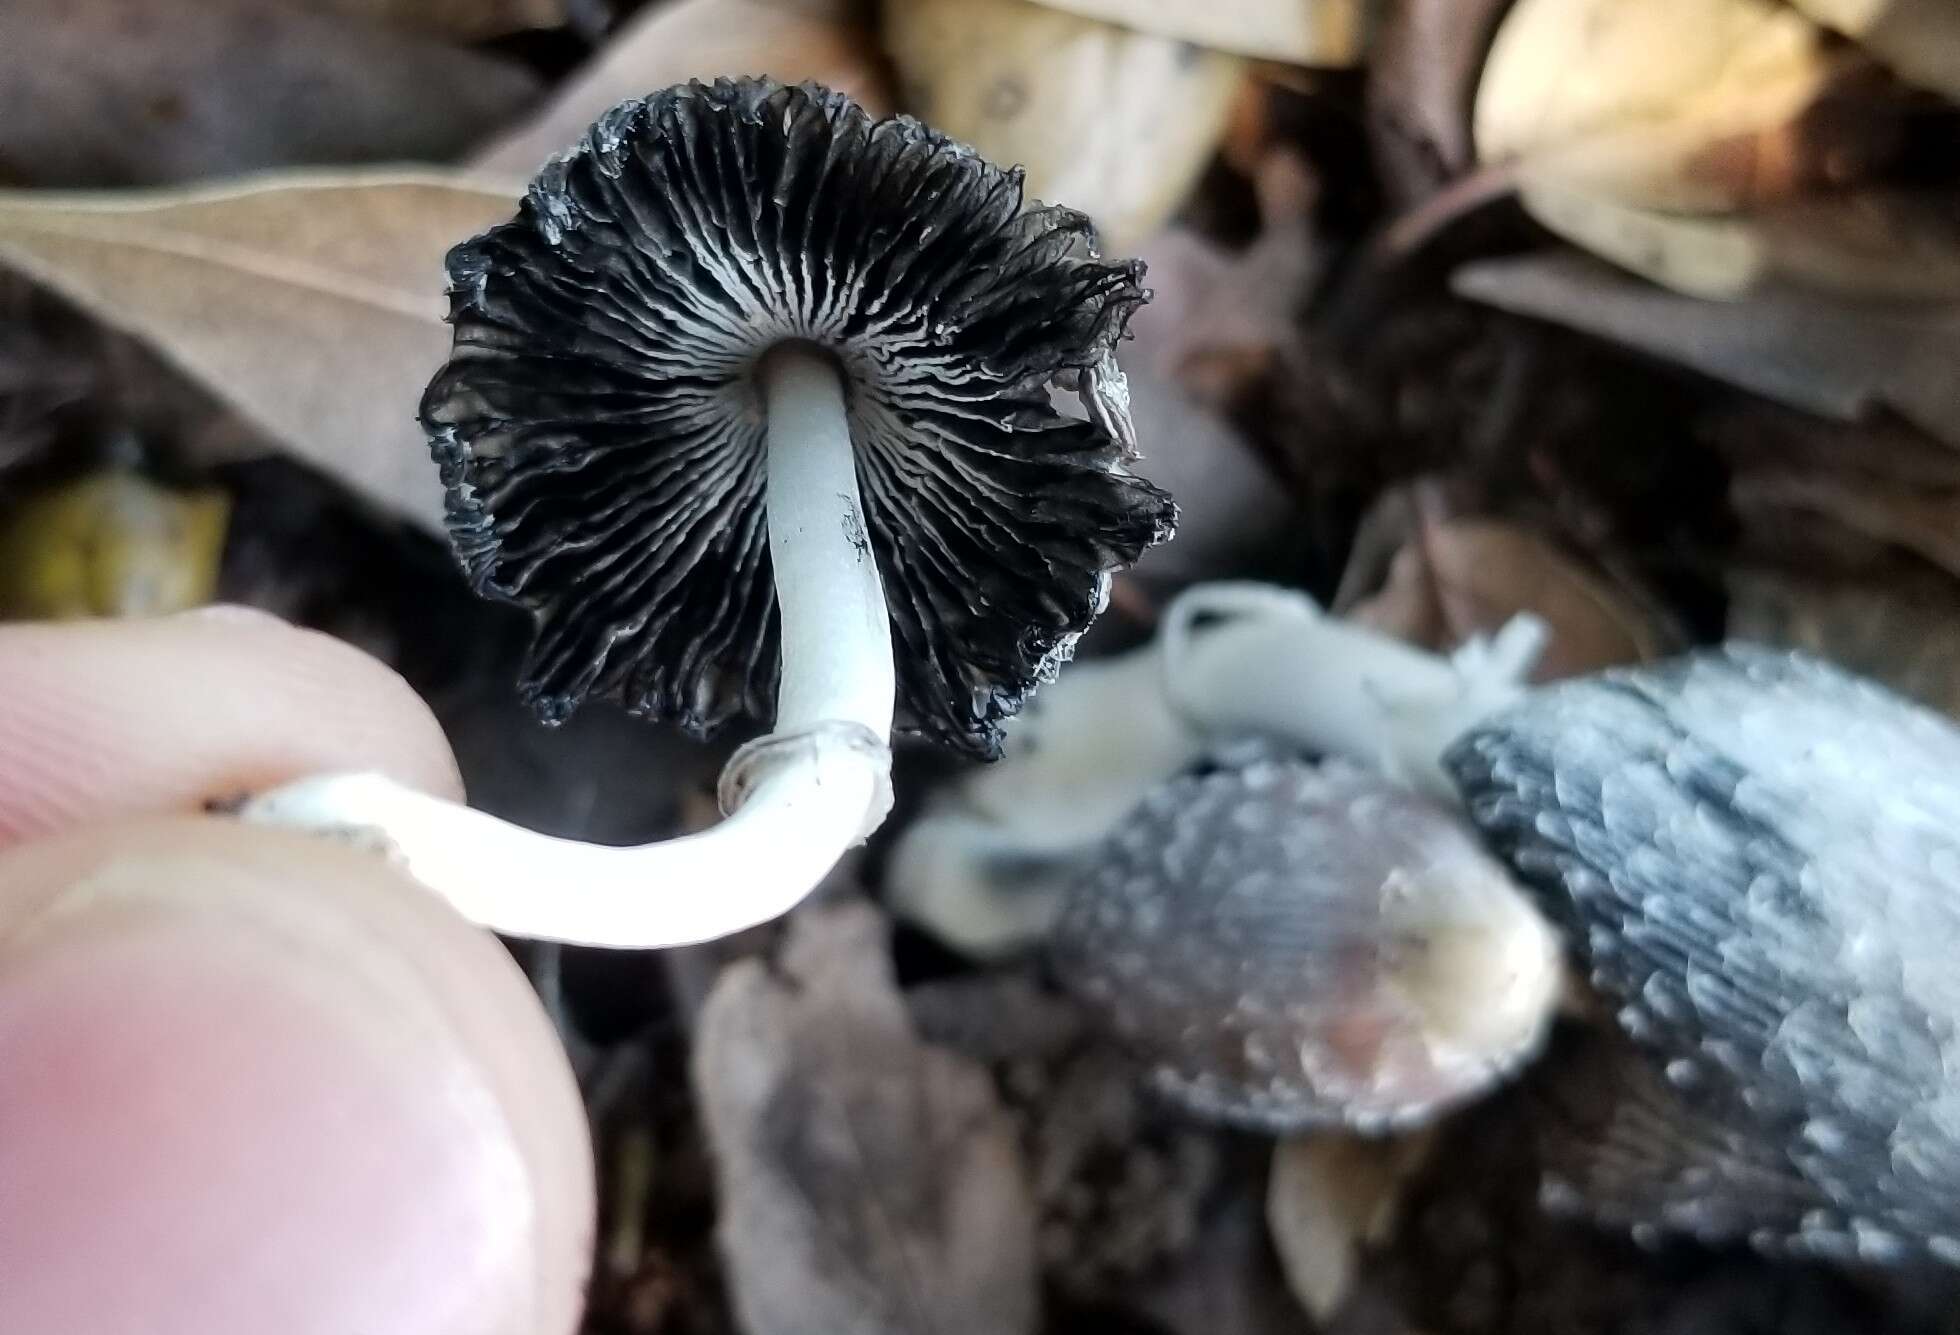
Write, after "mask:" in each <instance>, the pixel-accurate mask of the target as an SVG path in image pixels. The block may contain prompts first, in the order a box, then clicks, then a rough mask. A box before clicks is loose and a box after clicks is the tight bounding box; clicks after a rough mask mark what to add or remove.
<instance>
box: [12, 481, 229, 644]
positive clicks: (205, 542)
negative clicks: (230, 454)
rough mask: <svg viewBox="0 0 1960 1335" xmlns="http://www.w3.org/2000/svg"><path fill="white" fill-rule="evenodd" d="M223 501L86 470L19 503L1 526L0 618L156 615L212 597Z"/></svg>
mask: <svg viewBox="0 0 1960 1335" xmlns="http://www.w3.org/2000/svg"><path fill="white" fill-rule="evenodd" d="M230 513H231V501H230V499H229V498H228V497H227V496H225V494H224V493H223V492H216V491H194V492H177V491H170V490H166V489H165V488H163V487H159V486H157V485H156V484H155V483H154V482H151V481H149V480H148V479H146V478H144V477H142V476H140V475H138V474H135V473H127V472H106V473H97V474H92V475H90V476H88V477H84V478H80V479H78V480H76V481H73V482H69V483H64V484H63V485H61V486H58V487H54V488H51V489H50V490H47V491H44V492H41V493H38V494H36V495H34V496H31V497H29V498H27V499H26V500H24V501H22V502H21V503H20V504H19V505H18V506H16V507H14V508H13V509H12V510H10V511H9V512H8V514H7V515H6V517H5V520H4V522H0V615H5V616H10V617H20V618H24V619H32V620H68V619H72V618H76V617H98V616H156V615H160V614H163V613H166V612H181V611H183V610H185V609H186V608H191V607H196V606H198V605H199V604H200V603H206V602H209V601H210V600H211V598H212V597H213V595H214V594H215V593H216V591H217V587H218V562H219V559H220V557H221V556H222V554H223V552H224V545H225V524H226V521H227V520H228V518H229V517H230Z"/></svg>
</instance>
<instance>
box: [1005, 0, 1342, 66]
mask: <svg viewBox="0 0 1960 1335" xmlns="http://www.w3.org/2000/svg"><path fill="white" fill-rule="evenodd" d="M1036 3H1038V4H1041V5H1044V6H1046V7H1047V8H1049V9H1059V10H1061V11H1063V12H1064V13H1069V14H1080V15H1081V16H1082V17H1083V18H1090V19H1101V20H1103V21H1104V22H1105V23H1117V24H1121V25H1122V26H1124V27H1126V28H1134V29H1136V30H1137V31H1138V32H1148V33H1155V34H1156V35H1158V36H1159V37H1170V38H1175V39H1176V40H1178V41H1180V42H1190V43H1192V44H1193V45H1196V46H1204V47H1210V48H1211V49H1212V50H1214V51H1230V52H1233V53H1234V54H1237V55H1241V56H1251V57H1253V58H1254V59H1257V60H1276V61H1281V62H1283V63H1286V64H1289V65H1314V66H1318V67H1321V68H1341V69H1345V68H1347V67H1349V66H1352V65H1359V64H1360V63H1361V61H1362V58H1363V57H1364V56H1365V55H1366V54H1367V51H1368V37H1369V33H1370V30H1371V29H1372V27H1373V26H1374V25H1373V18H1374V15H1373V12H1372V0H1209V2H1208V3H1205V4H1194V3H1192V0H1036Z"/></svg>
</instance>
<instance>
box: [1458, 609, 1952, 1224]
mask: <svg viewBox="0 0 1960 1335" xmlns="http://www.w3.org/2000/svg"><path fill="white" fill-rule="evenodd" d="M1447 763H1448V765H1449V767H1450V769H1451V770H1452V772H1453V773H1454V775H1455V777H1456V779H1457V781H1458V783H1459V784H1460V785H1461V787H1462V789H1463V791H1464V794H1465V796H1466V797H1467V799H1468V801H1469V804H1470V810H1471V813H1472V815H1473V817H1474V818H1475V820H1476V822H1477V824H1478V825H1479V826H1481V827H1482V828H1483V830H1484V831H1485V833H1486V835H1487V836H1488V837H1489V838H1490V839H1491V840H1492V841H1493V843H1494V844H1495V845H1496V847H1498V848H1499V849H1500V850H1501V851H1502V852H1503V853H1504V855H1505V856H1506V857H1508V858H1509V860H1510V861H1511V863H1512V864H1513V865H1514V866H1515V867H1516V868H1517V869H1518V871H1519V873H1520V874H1521V875H1522V876H1523V877H1524V878H1525V879H1526V881H1527V882H1528V883H1529V884H1531V885H1532V886H1534V887H1535V888H1536V889H1537V890H1538V891H1540V892H1541V897H1542V900H1543V902H1544V904H1545V905H1546V906H1547V908H1548V910H1549V911H1550V913H1551V915H1552V916H1553V917H1554V918H1555V919H1556V920H1558V921H1560V922H1562V923H1563V925H1564V926H1565V928H1566V934H1567V936H1568V938H1569V940H1570V943H1571V945H1572V947H1573V949H1574V950H1576V951H1577V952H1578V954H1579V956H1580V957H1581V959H1582V961H1583V964H1584V969H1585V971H1586V973H1587V974H1589V976H1590V978H1591V982H1592V984H1593V986H1594V988H1596V989H1597V990H1598V991H1599V992H1600V993H1601V994H1602V995H1603V996H1604V997H1605V998H1607V999H1608V1000H1609V1002H1610V1003H1612V1004H1613V1005H1614V1006H1615V1007H1616V1008H1617V1017H1618V1020H1619V1023H1620V1026H1621V1027H1622V1028H1623V1029H1624V1030H1625V1031H1626V1032H1627V1033H1628V1034H1629V1035H1631V1036H1632V1037H1633V1039H1635V1040H1636V1041H1637V1042H1638V1043H1639V1044H1640V1046H1641V1047H1642V1048H1643V1049H1644V1050H1645V1051H1646V1052H1647V1053H1648V1054H1649V1057H1650V1059H1651V1060H1652V1061H1653V1062H1654V1064H1655V1066H1656V1068H1657V1069H1658V1070H1659V1071H1660V1072H1661V1074H1662V1076H1663V1078H1664V1079H1665V1081H1666V1083H1667V1084H1668V1085H1670V1086H1671V1087H1672V1088H1673V1089H1674V1090H1675V1091H1676V1092H1677V1093H1678V1094H1679V1095H1680V1096H1681V1098H1682V1099H1683V1100H1684V1102H1685V1103H1686V1105H1687V1108H1686V1110H1685V1113H1686V1115H1688V1116H1691V1117H1692V1118H1693V1120H1695V1121H1696V1122H1698V1123H1699V1124H1700V1125H1701V1126H1702V1127H1703V1128H1704V1130H1703V1131H1702V1132H1701V1133H1699V1134H1698V1135H1697V1136H1696V1137H1694V1138H1693V1139H1694V1140H1695V1141H1696V1142H1697V1143H1698V1145H1699V1147H1700V1148H1699V1149H1697V1150H1695V1153H1696V1154H1697V1156H1698V1157H1699V1158H1701V1159H1702V1160H1703V1162H1702V1165H1701V1169H1700V1171H1698V1172H1694V1173H1688V1174H1684V1175H1683V1181H1684V1182H1686V1183H1688V1184H1689V1185H1688V1186H1685V1187H1683V1190H1684V1191H1688V1190H1694V1191H1699V1192H1701V1193H1703V1195H1704V1196H1705V1197H1706V1199H1703V1200H1701V1201H1700V1202H1699V1203H1696V1202H1694V1201H1689V1202H1687V1203H1686V1206H1687V1208H1683V1209H1675V1210H1670V1211H1666V1212H1661V1211H1656V1210H1652V1209H1649V1210H1646V1211H1645V1212H1644V1213H1645V1215H1646V1217H1647V1218H1648V1219H1649V1220H1650V1222H1652V1223H1654V1224H1659V1225H1674V1226H1681V1225H1684V1224H1685V1225H1686V1226H1689V1227H1693V1228H1694V1229H1695V1230H1696V1231H1698V1232H1702V1233H1704V1234H1706V1235H1710V1236H1719V1235H1724V1234H1726V1235H1730V1236H1733V1235H1735V1234H1737V1233H1747V1234H1748V1235H1750V1236H1751V1237H1752V1239H1753V1240H1755V1241H1756V1242H1757V1243H1758V1244H1759V1245H1772V1244H1774V1243H1776V1242H1781V1243H1783V1244H1785V1245H1787V1246H1789V1247H1791V1248H1794V1249H1798V1250H1805V1251H1811V1252H1817V1253H1832V1254H1845V1255H1864V1256H1867V1257H1882V1256H1885V1255H1888V1254H1892V1253H1896V1252H1897V1251H1899V1250H1901V1249H1921V1248H1923V1249H1926V1250H1930V1251H1931V1252H1933V1253H1934V1254H1936V1255H1941V1256H1944V1257H1945V1258H1946V1259H1948V1260H1951V1261H1954V1262H1956V1263H1960V964H1957V963H1956V961H1960V729H1956V728H1955V727H1954V726H1953V724H1951V723H1950V722H1948V721H1947V720H1945V719H1943V718H1940V717H1939V716H1937V715H1935V714H1932V713H1930V712H1929V711H1927V710H1924V709H1921V708H1919V707H1917V706H1915V705H1912V704H1910V703H1908V702H1907V701H1905V700H1903V699H1901V698H1899V697H1898V696H1895V695H1892V694H1891V693H1889V692H1887V691H1885V690H1883V689H1881V688H1880V687H1878V686H1875V685H1873V684H1871V683H1869V682H1865V681H1862V680H1860V679H1858V678H1856V677H1852V676H1850V675H1848V674H1846V673H1844V672H1841V671H1839V670H1838V669H1836V668H1833V667H1830V666H1828V665H1826V664H1824V663H1821V662H1818V661H1816V660H1814V659H1810V658H1807V657H1804V656H1802V655H1798V654H1791V653H1785V652H1780V651H1771V650H1763V649H1755V648H1748V647H1742V646H1734V647H1730V648H1728V649H1726V650H1723V651H1712V652H1707V653H1701V654H1696V655H1692V656H1689V657H1687V658H1684V659H1679V660H1676V661H1674V662H1672V663H1669V664H1664V665H1661V666H1657V667H1652V668H1639V669H1628V670H1624V671H1615V672H1610V673H1606V674H1603V675H1601V676H1599V677H1595V678H1588V679H1582V680H1577V681H1572V682H1567V683H1562V684H1560V685H1557V686H1553V687H1548V688H1545V689H1543V690H1540V691H1537V692H1534V693H1533V694H1532V695H1530V696H1528V697H1526V699H1525V701H1524V702H1523V703H1521V704H1519V705H1518V706H1516V707H1515V708H1514V709H1512V710H1510V711H1508V712H1506V713H1505V714H1503V715H1500V716H1499V717H1498V718H1496V719H1494V720H1492V721H1491V722H1490V723H1489V724H1487V725H1485V726H1484V727H1482V728H1480V729H1478V730H1477V731H1475V732H1473V733H1472V734H1471V735H1470V736H1468V737H1466V738H1465V739H1464V740H1463V741H1461V742H1459V743H1458V744H1457V746H1456V747H1454V748H1453V749H1452V751H1451V752H1450V754H1449V756H1448V758H1447ZM1646 1102H1648V1103H1651V1102H1652V1101H1651V1100H1648V1101H1646ZM1684 1124H1685V1122H1684ZM1711 1128H1712V1129H1711ZM1724 1135H1726V1136H1728V1137H1729V1138H1730V1140H1732V1141H1733V1140H1734V1138H1735V1137H1736V1136H1738V1135H1740V1136H1743V1137H1746V1139H1747V1141H1748V1142H1749V1144H1750V1146H1751V1148H1750V1150H1749V1153H1748V1155H1747V1156H1746V1157H1745V1156H1744V1155H1743V1154H1742V1153H1741V1152H1740V1151H1739V1150H1733V1149H1732V1150H1731V1151H1729V1152H1728V1153H1726V1154H1722V1153H1717V1152H1716V1148H1710V1147H1711V1146H1712V1147H1717V1148H1719V1146H1720V1145H1721V1144H1722V1143H1723V1136H1724ZM1660 1139H1666V1138H1655V1137H1648V1138H1647V1143H1648V1144H1649V1145H1651V1144H1653V1143H1659V1140H1660ZM1673 1139H1674V1140H1676V1141H1678V1142H1681V1143H1683V1144H1685V1143H1686V1142H1687V1141H1688V1140H1689V1138H1688V1137H1685V1136H1682V1137H1673ZM1736 1143H1740V1142H1736ZM1766 1165H1767V1166H1768V1167H1767V1168H1766ZM1769 1168H1774V1169H1777V1170H1779V1171H1780V1172H1781V1174H1782V1175H1783V1178H1784V1180H1783V1181H1782V1182H1781V1183H1780V1185H1779V1186H1778V1187H1777V1189H1776V1190H1774V1191H1772V1190H1766V1189H1765V1188H1764V1187H1763V1186H1762V1185H1761V1179H1762V1175H1763V1174H1764V1173H1765V1172H1766V1171H1768V1169H1769ZM1575 1176H1576V1175H1575ZM1620 1176H1621V1177H1623V1178H1625V1177H1626V1176H1627V1175H1626V1174H1621V1175H1620ZM1752 1181H1754V1182H1755V1185H1751V1183H1752ZM1718 1198H1719V1199H1718ZM1792 1200H1797V1201H1804V1202H1807V1204H1806V1205H1805V1207H1804V1208H1802V1209H1798V1210H1793V1209H1790V1208H1789V1207H1788V1204H1787V1203H1788V1202H1789V1201H1792ZM1594 1208H1595V1210H1596V1211H1597V1212H1599V1213H1601V1214H1602V1215H1605V1216H1607V1217H1616V1216H1625V1217H1633V1216H1635V1215H1639V1214H1641V1213H1642V1211H1641V1210H1640V1209H1639V1203H1638V1202H1633V1201H1600V1202H1596V1203H1595V1204H1594ZM1656 1214H1664V1215H1665V1216H1666V1217H1663V1218H1655V1217H1654V1216H1655V1215H1656ZM1738 1219H1740V1220H1742V1221H1743V1222H1742V1223H1740V1224H1737V1223H1736V1222H1735V1221H1736V1220H1738ZM1698 1221H1699V1222H1698Z"/></svg>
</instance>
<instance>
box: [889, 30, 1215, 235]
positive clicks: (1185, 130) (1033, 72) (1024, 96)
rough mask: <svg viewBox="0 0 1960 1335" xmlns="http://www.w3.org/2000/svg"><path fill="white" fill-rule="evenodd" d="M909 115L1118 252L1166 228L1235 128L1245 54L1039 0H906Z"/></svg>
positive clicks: (896, 34)
mask: <svg viewBox="0 0 1960 1335" xmlns="http://www.w3.org/2000/svg"><path fill="white" fill-rule="evenodd" d="M885 44H886V47H887V49H888V50H889V51H890V52H891V56H892V60H893V62H894V63H895V64H896V65H897V67H898V72H899V77H900V80H901V83H902V100H903V102H904V109H905V110H906V111H909V112H911V113H912V114H913V115H915V116H918V117H920V118H921V119H922V120H926V121H928V122H930V123H931V124H932V125H933V126H935V127H936V128H938V129H940V130H943V131H945V132H946V133H947V134H949V135H951V136H953V137H954V138H955V139H959V140H962V141H964V142H966V143H968V144H971V145H973V147H975V148H976V149H978V150H979V151H980V152H981V153H982V154H983V155H984V156H986V157H988V158H990V159H992V160H993V161H995V162H999V163H1018V164H1020V165H1021V166H1023V167H1025V168H1026V169H1027V173H1028V193H1029V194H1030V195H1032V196H1033V197H1035V198H1037V199H1041V200H1044V201H1046V202H1048V203H1051V204H1066V205H1068V206H1069V207H1070V208H1075V209H1080V210H1081V211H1082V212H1084V213H1087V214H1089V215H1090V216H1091V217H1093V218H1094V219H1095V220H1096V223H1097V226H1098V229H1099V230H1100V232H1101V234H1102V248H1103V250H1104V251H1105V252H1106V253H1119V252H1122V251H1126V250H1129V249H1131V248H1133V247H1134V246H1135V245H1136V243H1137V242H1138V241H1139V240H1140V239H1142V238H1143V237H1146V236H1148V235H1150V234H1151V233H1152V232H1154V231H1156V230H1157V228H1158V226H1159V225H1160V224H1161V223H1162V222H1163V221H1164V219H1166V218H1168V217H1169V216H1170V215H1171V213H1172V212H1173V211H1174V210H1175V209H1176V208H1177V207H1178V206H1179V205H1180V204H1182V203H1183V201H1184V198H1185V196H1186V195H1187V194H1188V193H1189V191H1190V189H1191V186H1192V183H1193V182H1194V181H1196V180H1197V177H1198V173H1199V172H1200V171H1201V170H1202V169H1203V168H1204V165H1205V163H1206V162H1207V161H1208V160H1209V158H1210V157H1211V154H1212V151H1213V150H1214V149H1215V148H1216V147H1217V145H1218V142H1219V139H1220V137H1221V136H1222V135H1223V134H1224V132H1225V126H1226V122H1227V120H1228V119H1229V117H1230V114H1231V111H1232V104H1233V100H1234V98H1235V96H1236V94H1237V92H1238V89H1239V85H1240V83H1241V82H1242V80H1243V79H1244V78H1245V63H1244V62H1243V61H1242V60H1240V59H1238V58H1237V57H1235V56H1228V55H1223V54H1220V53H1218V52H1216V51H1206V50H1202V49H1199V48H1196V47H1192V46H1189V45H1186V44H1185V43H1182V42H1178V41H1174V40H1172V39H1170V38H1166V37H1158V36H1154V35H1151V34H1148V33H1140V32H1133V31H1130V30H1128V29H1124V28H1117V27H1112V26H1111V25H1109V24H1107V23H1098V22H1096V21H1094V20H1091V19H1082V18H1077V17H1075V16H1074V15H1072V14H1063V13H1059V12H1057V11H1055V10H1052V9H1044V8H1042V7H1041V6H1039V5H1036V4H1032V3H1029V0H892V3H890V4H888V5H887V6H886V8H885Z"/></svg>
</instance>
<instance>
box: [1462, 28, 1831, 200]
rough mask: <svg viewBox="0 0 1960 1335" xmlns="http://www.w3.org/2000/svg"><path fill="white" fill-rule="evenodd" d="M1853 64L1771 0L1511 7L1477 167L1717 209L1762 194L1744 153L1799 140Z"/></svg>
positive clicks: (1480, 104)
mask: <svg viewBox="0 0 1960 1335" xmlns="http://www.w3.org/2000/svg"><path fill="white" fill-rule="evenodd" d="M1858 63H1859V61H1858V58H1857V57H1856V56H1855V55H1852V54H1849V53H1843V52H1834V51H1833V50H1831V49H1830V48H1829V46H1828V44H1827V43H1826V41H1825V38H1824V34H1823V32H1822V30H1820V29H1819V28H1818V27H1817V26H1816V25H1815V24H1813V23H1811V22H1810V21H1809V20H1808V19H1806V18H1804V17H1803V16H1802V15H1801V14H1799V13H1797V12H1796V11H1795V10H1792V9H1789V8H1786V7H1784V6H1782V5H1780V4H1777V3H1774V0H1638V3H1628V2H1627V0H1518V3H1517V4H1516V5H1515V6H1514V7H1513V8H1512V9H1511V11H1510V13H1509V14H1508V15H1506V17H1505V19H1504V22H1503V24H1502V25H1501V26H1500V27H1499V29H1498V32H1497V37H1496V40H1495V41H1494V42H1493V44H1492V46H1491V52H1490V56H1489V58H1488V59H1487V60H1486V62H1485V64H1484V72H1483V76H1482V78H1481V80H1480V81H1479V83H1478V86H1477V96H1476V106H1475V110H1474V115H1473V121H1472V130H1473V134H1474V136H1475V139H1476V144H1477V154H1478V157H1479V158H1480V159H1481V160H1483V161H1485V162H1504V161H1520V162H1523V163H1525V164H1527V165H1528V166H1529V168H1530V170H1531V172H1532V175H1533V176H1534V177H1535V178H1536V179H1539V180H1542V181H1550V182H1555V183H1557V184H1558V185H1560V186H1562V187H1564V188H1566V189H1570V190H1575V191H1582V192H1584V193H1586V194H1588V195H1597V196H1606V197H1610V198H1613V199H1617V200H1619V201H1621V202H1623V203H1626V204H1631V205H1637V206H1640V207H1645V208H1658V209H1670V210H1675V211H1695V212H1721V211H1723V210H1726V209H1729V208H1731V207H1733V206H1735V205H1736V204H1738V203H1740V202H1743V201H1745V200H1748V199H1751V198H1756V197H1758V196H1759V195H1760V194H1761V183H1760V182H1759V180H1758V179H1757V171H1756V169H1755V166H1754V164H1753V163H1752V161H1751V159H1752V158H1753V157H1755V156H1757V155H1755V154H1752V153H1751V152H1749V151H1748V149H1749V146H1750V145H1751V144H1752V143H1754V142H1756V141H1759V140H1762V139H1765V138H1767V139H1769V140H1771V141H1772V142H1773V143H1780V142H1781V139H1782V137H1784V136H1787V135H1793V134H1795V133H1796V130H1795V128H1794V127H1795V124H1796V122H1797V121H1798V120H1799V118H1800V117H1801V116H1802V115H1803V113H1804V112H1805V111H1806V110H1808V109H1809V108H1810V107H1811V106H1812V105H1813V104H1814V103H1815V102H1816V101H1817V99H1818V97H1819V96H1820V94H1822V93H1823V92H1824V91H1825V89H1826V88H1827V87H1828V86H1829V85H1830V84H1831V82H1832V80H1833V79H1834V78H1836V77H1839V76H1841V75H1843V74H1845V73H1846V72H1847V71H1848V70H1849V69H1850V68H1852V67H1853V66H1855V65H1857V64H1858ZM1763 156H1770V157H1775V156H1779V153H1778V152H1776V151H1768V150H1766V151H1765V153H1764V154H1763Z"/></svg>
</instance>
